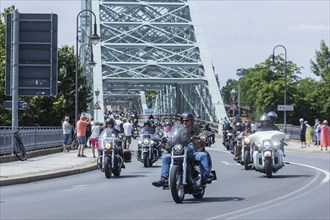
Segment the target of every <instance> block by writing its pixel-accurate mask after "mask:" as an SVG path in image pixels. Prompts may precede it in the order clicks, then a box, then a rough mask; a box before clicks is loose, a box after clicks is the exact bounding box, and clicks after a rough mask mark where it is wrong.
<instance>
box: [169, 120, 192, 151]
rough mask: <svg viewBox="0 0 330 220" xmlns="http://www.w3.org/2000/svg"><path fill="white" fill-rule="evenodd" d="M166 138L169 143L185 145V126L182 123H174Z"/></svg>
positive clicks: (186, 141)
mask: <svg viewBox="0 0 330 220" xmlns="http://www.w3.org/2000/svg"><path fill="white" fill-rule="evenodd" d="M168 140H169V142H170V143H171V145H176V144H181V145H183V146H185V145H187V144H188V140H189V135H188V130H187V128H186V127H185V126H184V125H182V124H176V125H174V126H173V127H172V129H171V130H170V132H169V134H168Z"/></svg>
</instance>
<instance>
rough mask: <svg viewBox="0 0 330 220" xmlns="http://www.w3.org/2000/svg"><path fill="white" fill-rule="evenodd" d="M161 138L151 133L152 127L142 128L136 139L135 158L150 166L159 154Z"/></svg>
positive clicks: (160, 154) (160, 151)
mask: <svg viewBox="0 0 330 220" xmlns="http://www.w3.org/2000/svg"><path fill="white" fill-rule="evenodd" d="M160 145H161V139H160V138H158V137H157V136H156V135H154V134H153V132H152V129H145V128H142V129H141V132H140V136H139V141H138V151H137V157H136V158H137V160H138V161H141V162H142V163H143V165H144V167H151V166H152V165H153V163H155V162H156V161H157V160H158V159H159V158H160V157H161V156H162V150H161V147H160Z"/></svg>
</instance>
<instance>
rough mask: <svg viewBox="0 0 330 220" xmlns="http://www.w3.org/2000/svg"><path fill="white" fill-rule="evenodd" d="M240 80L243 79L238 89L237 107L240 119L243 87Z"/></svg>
mask: <svg viewBox="0 0 330 220" xmlns="http://www.w3.org/2000/svg"><path fill="white" fill-rule="evenodd" d="M240 80H241V78H239V79H238V88H237V91H238V95H237V99H238V101H237V105H238V117H239V118H240V117H241V85H240Z"/></svg>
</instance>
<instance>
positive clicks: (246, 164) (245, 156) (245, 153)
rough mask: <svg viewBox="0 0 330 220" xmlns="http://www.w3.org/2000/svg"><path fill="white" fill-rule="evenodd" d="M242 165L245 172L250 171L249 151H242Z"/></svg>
mask: <svg viewBox="0 0 330 220" xmlns="http://www.w3.org/2000/svg"><path fill="white" fill-rule="evenodd" d="M243 163H244V169H245V170H249V169H250V166H249V163H250V151H247V150H246V151H244V158H243Z"/></svg>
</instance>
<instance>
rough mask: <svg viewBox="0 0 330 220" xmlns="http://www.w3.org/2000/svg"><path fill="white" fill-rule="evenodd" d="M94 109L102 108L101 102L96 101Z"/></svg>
mask: <svg viewBox="0 0 330 220" xmlns="http://www.w3.org/2000/svg"><path fill="white" fill-rule="evenodd" d="M93 109H94V110H101V106H100V104H99V102H98V101H97V102H95V104H94V106H93Z"/></svg>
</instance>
